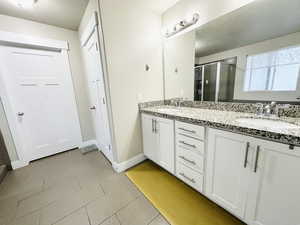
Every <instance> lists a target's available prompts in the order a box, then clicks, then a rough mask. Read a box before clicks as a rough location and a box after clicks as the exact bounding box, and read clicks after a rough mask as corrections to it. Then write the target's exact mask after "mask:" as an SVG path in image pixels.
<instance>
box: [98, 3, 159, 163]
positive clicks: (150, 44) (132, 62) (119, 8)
mask: <svg viewBox="0 0 300 225" xmlns="http://www.w3.org/2000/svg"><path fill="white" fill-rule="evenodd" d="M100 8H101V18H102V25H103V32H104V41H105V49H106V58H107V65H108V76H109V82H110V83H109V85H110V95H111V105H112V114H113V122H114V133H115V142H116V148H117V158H118V162H123V161H126V160H128V159H130V158H132V157H134V156H135V155H137V154H139V153H142V136H141V123H140V116H139V111H138V103H139V102H143V101H151V100H161V99H163V75H162V40H161V35H160V34H161V16H160V15H158V14H155V13H154V12H151V11H150V10H149V9H145V8H144V7H142V6H140V5H137V4H135V1H134V0H126V1H118V0H100ZM146 64H148V65H149V66H150V71H148V72H146V71H145V65H146Z"/></svg>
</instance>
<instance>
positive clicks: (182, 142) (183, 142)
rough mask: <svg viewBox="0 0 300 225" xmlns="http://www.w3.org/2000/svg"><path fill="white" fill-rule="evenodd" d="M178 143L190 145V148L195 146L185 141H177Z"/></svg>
mask: <svg viewBox="0 0 300 225" xmlns="http://www.w3.org/2000/svg"><path fill="white" fill-rule="evenodd" d="M179 143H181V144H184V145H186V146H189V147H192V148H196V145H191V144H189V143H186V142H185V141H179Z"/></svg>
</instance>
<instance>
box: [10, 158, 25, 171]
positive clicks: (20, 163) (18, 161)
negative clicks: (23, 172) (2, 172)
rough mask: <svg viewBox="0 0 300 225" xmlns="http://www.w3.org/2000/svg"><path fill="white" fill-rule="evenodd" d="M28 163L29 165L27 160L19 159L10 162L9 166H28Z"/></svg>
mask: <svg viewBox="0 0 300 225" xmlns="http://www.w3.org/2000/svg"><path fill="white" fill-rule="evenodd" d="M28 165H29V162H24V161H21V160H17V161H13V162H11V167H12V168H13V169H14V170H16V169H19V168H22V167H25V166H28Z"/></svg>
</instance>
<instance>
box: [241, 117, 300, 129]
mask: <svg viewBox="0 0 300 225" xmlns="http://www.w3.org/2000/svg"><path fill="white" fill-rule="evenodd" d="M236 121H237V122H238V123H239V124H240V125H248V126H255V127H257V128H282V129H299V128H300V126H297V125H295V124H292V123H289V122H286V121H282V120H277V119H271V118H270V119H267V118H266V119H265V118H248V117H247V118H246V117H244V118H238V119H236Z"/></svg>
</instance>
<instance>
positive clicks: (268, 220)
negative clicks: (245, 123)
mask: <svg viewBox="0 0 300 225" xmlns="http://www.w3.org/2000/svg"><path fill="white" fill-rule="evenodd" d="M256 141H257V142H256V144H257V148H258V149H256V151H257V150H258V158H257V159H258V160H257V169H256V172H254V169H253V168H252V173H251V179H250V180H251V186H250V192H249V197H248V199H249V200H248V206H247V208H248V209H249V210H248V211H247V220H246V221H247V222H248V224H249V225H298V224H300V148H298V147H295V148H294V149H293V150H291V149H289V146H288V145H283V144H279V143H275V142H268V141H263V140H256ZM254 155H255V156H256V152H255V153H254ZM255 161H256V157H254V164H255ZM254 167H255V166H254Z"/></svg>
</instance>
